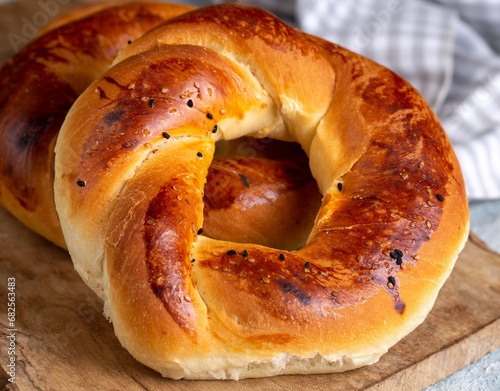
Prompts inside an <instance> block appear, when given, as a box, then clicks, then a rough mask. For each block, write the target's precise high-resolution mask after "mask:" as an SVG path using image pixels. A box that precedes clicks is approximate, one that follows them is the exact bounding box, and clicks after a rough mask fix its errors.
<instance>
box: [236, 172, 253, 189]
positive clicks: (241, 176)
mask: <svg viewBox="0 0 500 391" xmlns="http://www.w3.org/2000/svg"><path fill="white" fill-rule="evenodd" d="M238 175H239V176H240V178H241V182H242V183H243V186H245V187H246V188H247V189H249V188H250V185H249V184H248V180H247V177H246V176H245V175H243V174H238Z"/></svg>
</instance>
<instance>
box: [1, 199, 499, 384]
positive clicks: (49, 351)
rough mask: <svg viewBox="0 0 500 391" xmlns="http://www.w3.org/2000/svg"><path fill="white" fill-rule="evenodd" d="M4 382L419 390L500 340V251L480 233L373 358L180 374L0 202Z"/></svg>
mask: <svg viewBox="0 0 500 391" xmlns="http://www.w3.org/2000/svg"><path fill="white" fill-rule="evenodd" d="M8 277H15V278H16V324H15V325H16V328H17V330H18V331H17V333H16V351H17V354H18V357H17V366H16V372H17V376H16V385H17V387H13V386H12V385H11V384H10V383H8V382H7V379H8V376H7V375H6V372H7V368H6V365H7V353H6V352H7V350H8V340H7V338H6V337H7V334H8V332H7V328H8V325H7V320H6V314H7V300H6V298H7V278H8ZM0 281H1V284H0V297H1V299H0V314H1V316H0V334H1V336H0V362H1V367H2V371H1V373H0V389H2V390H3V389H7V390H15V389H19V390H32V389H38V390H60V389H71V390H104V391H107V390H124V389H126V390H145V389H147V390H190V391H197V390H199V391H211V390H214V391H215V390H217V391H219V390H228V391H239V390H242V391H243V390H255V389H259V390H269V391H271V390H280V391H283V390H302V389H307V390H318V391H321V390H332V389H335V390H377V391H381V390H394V389H397V390H420V389H423V388H425V387H427V386H429V385H431V384H433V383H435V382H437V381H439V380H441V379H443V378H444V377H446V376H448V375H450V374H452V373H454V372H455V371H457V370H459V369H461V368H463V367H465V366H466V365H468V364H470V363H472V362H474V361H476V360H477V359H479V358H480V357H482V356H484V355H485V354H486V353H488V352H491V351H493V350H494V349H496V348H498V347H500V256H499V255H498V254H495V253H494V252H492V251H491V250H489V249H488V248H487V247H486V246H484V244H482V243H481V242H480V241H479V240H477V239H476V238H475V237H474V236H471V238H470V239H469V241H468V243H467V245H466V247H465V249H464V251H463V252H462V254H461V255H460V257H459V260H458V261H457V265H456V267H455V269H454V271H453V273H452V275H451V277H450V278H449V280H448V281H447V282H446V284H445V286H444V287H443V289H442V291H441V293H440V295H439V297H438V300H437V302H436V305H435V307H434V309H433V310H432V312H431V313H430V315H429V317H428V318H427V319H426V321H425V322H424V323H423V324H422V325H421V326H419V327H418V328H417V329H416V330H415V331H414V332H413V333H412V334H410V335H409V336H408V337H406V338H405V339H403V340H402V341H400V342H399V343H398V344H397V345H396V346H394V347H393V348H392V349H391V350H390V351H389V353H387V354H386V355H385V356H383V357H382V358H381V360H380V361H379V362H378V363H377V364H374V365H372V366H369V367H364V368H361V369H358V370H355V371H351V372H346V373H340V374H331V375H310V376H280V377H274V378H267V379H249V380H242V381H239V382H234V381H225V382H220V381H172V380H167V379H163V378H161V376H160V375H159V374H157V373H156V372H154V371H153V370H150V369H148V368H146V367H144V366H143V365H142V364H140V363H138V362H137V361H136V360H135V359H134V358H132V357H131V356H130V355H129V354H128V352H127V351H126V350H124V349H123V348H122V347H121V346H120V344H119V342H118V340H117V339H116V338H115V336H114V333H113V327H112V325H111V324H109V323H108V322H107V320H106V319H105V318H104V317H103V315H102V303H101V302H100V301H99V299H97V297H96V296H95V295H94V294H93V293H92V292H91V291H90V289H88V288H87V287H86V286H85V284H84V283H83V282H82V281H81V279H80V277H79V276H78V275H77V273H76V272H75V271H74V270H73V264H72V263H71V260H70V258H69V256H68V254H67V253H66V252H64V251H63V250H61V249H59V248H57V247H55V246H54V245H52V244H50V243H49V242H47V241H46V240H44V239H42V238H41V237H39V236H37V235H36V234H34V233H32V232H31V231H29V230H28V229H27V228H25V227H24V226H22V225H21V224H20V223H19V222H18V221H16V220H15V219H14V218H13V217H12V216H11V215H10V214H9V213H8V212H6V211H5V209H3V208H1V207H0Z"/></svg>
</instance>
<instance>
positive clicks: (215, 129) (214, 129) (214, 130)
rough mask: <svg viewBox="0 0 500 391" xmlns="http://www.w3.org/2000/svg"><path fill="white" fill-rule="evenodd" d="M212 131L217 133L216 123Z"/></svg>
mask: <svg viewBox="0 0 500 391" xmlns="http://www.w3.org/2000/svg"><path fill="white" fill-rule="evenodd" d="M212 133H217V125H214V128H213V129H212Z"/></svg>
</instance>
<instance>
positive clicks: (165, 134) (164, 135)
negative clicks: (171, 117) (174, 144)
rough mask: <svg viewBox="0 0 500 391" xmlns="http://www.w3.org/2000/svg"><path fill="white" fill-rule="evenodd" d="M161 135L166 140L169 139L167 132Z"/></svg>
mask: <svg viewBox="0 0 500 391" xmlns="http://www.w3.org/2000/svg"><path fill="white" fill-rule="evenodd" d="M162 134H163V137H165V138H166V139H167V140H168V139H169V138H170V135H169V134H168V133H167V132H163V133H162Z"/></svg>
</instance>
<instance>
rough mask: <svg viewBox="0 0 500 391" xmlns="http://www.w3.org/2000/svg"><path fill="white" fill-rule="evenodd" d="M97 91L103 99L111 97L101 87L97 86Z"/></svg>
mask: <svg viewBox="0 0 500 391" xmlns="http://www.w3.org/2000/svg"><path fill="white" fill-rule="evenodd" d="M97 91H99V97H100V98H101V99H109V98H108V96H107V95H106V92H105V91H104V90H103V89H102V88H101V87H97Z"/></svg>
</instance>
